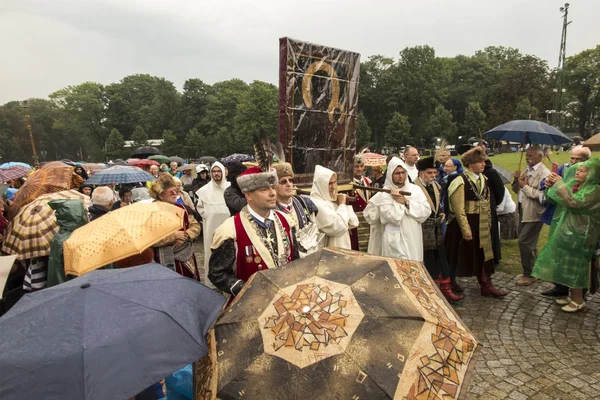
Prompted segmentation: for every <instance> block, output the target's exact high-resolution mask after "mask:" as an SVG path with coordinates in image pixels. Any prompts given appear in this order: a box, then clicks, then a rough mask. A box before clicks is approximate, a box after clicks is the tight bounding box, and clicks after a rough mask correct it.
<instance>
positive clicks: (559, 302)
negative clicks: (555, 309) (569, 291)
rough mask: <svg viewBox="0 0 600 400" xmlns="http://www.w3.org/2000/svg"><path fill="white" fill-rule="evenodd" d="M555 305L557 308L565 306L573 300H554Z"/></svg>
mask: <svg viewBox="0 0 600 400" xmlns="http://www.w3.org/2000/svg"><path fill="white" fill-rule="evenodd" d="M555 301H556V304H558V305H559V306H566V305H567V304H569V303H571V302H572V301H573V300H571V298H570V297H564V298H562V299H556V300H555Z"/></svg>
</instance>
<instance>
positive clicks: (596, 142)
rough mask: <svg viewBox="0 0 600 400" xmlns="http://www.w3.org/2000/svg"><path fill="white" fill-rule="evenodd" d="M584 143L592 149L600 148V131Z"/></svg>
mask: <svg viewBox="0 0 600 400" xmlns="http://www.w3.org/2000/svg"><path fill="white" fill-rule="evenodd" d="M583 145H584V146H585V147H589V148H590V149H591V150H600V133H597V134H595V135H594V136H592V137H591V138H589V139H588V140H586V141H585V142H583Z"/></svg>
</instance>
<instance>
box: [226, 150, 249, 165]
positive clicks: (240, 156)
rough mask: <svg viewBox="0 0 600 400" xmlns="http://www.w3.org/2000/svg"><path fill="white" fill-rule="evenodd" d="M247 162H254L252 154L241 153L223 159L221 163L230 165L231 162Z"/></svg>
mask: <svg viewBox="0 0 600 400" xmlns="http://www.w3.org/2000/svg"><path fill="white" fill-rule="evenodd" d="M247 161H254V156H252V155H250V154H240V153H235V154H231V155H229V156H227V157H224V158H221V162H222V163H224V164H229V163H230V162H241V163H243V162H247Z"/></svg>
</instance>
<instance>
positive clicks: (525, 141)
mask: <svg viewBox="0 0 600 400" xmlns="http://www.w3.org/2000/svg"><path fill="white" fill-rule="evenodd" d="M527 139H529V135H528V134H527V132H525V140H523V151H521V158H520V159H519V171H521V164H522V163H523V153H525V144H526V143H527Z"/></svg>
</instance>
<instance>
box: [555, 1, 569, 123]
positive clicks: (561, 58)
mask: <svg viewBox="0 0 600 400" xmlns="http://www.w3.org/2000/svg"><path fill="white" fill-rule="evenodd" d="M569 6H570V4H569V3H565V5H564V7H561V8H560V12H561V13H562V17H563V28H562V35H561V38H560V51H559V53H558V66H557V68H556V83H555V86H554V110H553V111H554V113H553V115H552V116H553V118H552V121H553V124H554V125H557V122H558V121H559V119H560V112H561V111H562V97H563V93H564V91H565V89H564V87H563V86H564V77H563V67H564V65H565V58H566V54H567V26H568V25H569V24H570V23H571V21H569V20H568V15H569Z"/></svg>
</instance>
